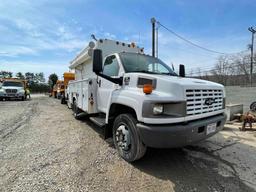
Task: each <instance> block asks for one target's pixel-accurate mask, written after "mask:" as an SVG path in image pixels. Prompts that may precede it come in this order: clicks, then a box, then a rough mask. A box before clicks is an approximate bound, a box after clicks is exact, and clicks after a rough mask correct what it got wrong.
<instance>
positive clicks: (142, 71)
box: [129, 70, 159, 74]
mask: <svg viewBox="0 0 256 192" xmlns="http://www.w3.org/2000/svg"><path fill="white" fill-rule="evenodd" d="M129 73H149V74H159V73H157V72H153V71H146V70H138V71H130V72H129Z"/></svg>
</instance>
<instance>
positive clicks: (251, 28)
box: [248, 27, 256, 86]
mask: <svg viewBox="0 0 256 192" xmlns="http://www.w3.org/2000/svg"><path fill="white" fill-rule="evenodd" d="M248 30H249V31H250V32H251V33H252V44H251V46H250V48H251V68H250V84H251V86H252V80H253V78H252V74H253V44H254V34H255V33H256V30H255V29H253V27H249V28H248Z"/></svg>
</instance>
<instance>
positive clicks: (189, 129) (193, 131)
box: [137, 113, 227, 148]
mask: <svg viewBox="0 0 256 192" xmlns="http://www.w3.org/2000/svg"><path fill="white" fill-rule="evenodd" d="M226 118H227V117H226V114H224V113H223V114H219V115H215V116H212V117H207V118H203V119H199V120H194V121H190V122H186V123H178V124H164V125H153V124H150V125H149V124H143V123H138V124H137V128H138V130H139V133H140V136H141V139H142V141H143V143H144V144H145V145H146V146H149V147H155V148H175V147H183V146H186V145H190V144H193V143H196V142H199V141H201V140H204V139H206V138H208V137H211V136H212V135H214V134H216V133H217V132H219V131H220V130H222V129H223V127H224V124H225V121H226ZM211 123H217V127H216V131H215V132H214V133H210V134H208V135H206V127H207V125H209V124H211Z"/></svg>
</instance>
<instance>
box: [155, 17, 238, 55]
mask: <svg viewBox="0 0 256 192" xmlns="http://www.w3.org/2000/svg"><path fill="white" fill-rule="evenodd" d="M157 23H158V25H160V26H162V27H163V28H165V29H166V30H167V31H169V32H170V33H172V34H173V35H175V36H176V37H178V38H180V39H182V40H183V41H185V42H187V43H189V44H191V45H193V46H195V47H197V48H199V49H203V50H205V51H208V52H211V53H216V54H222V55H227V54H234V53H224V52H219V51H215V50H212V49H209V48H206V47H203V46H201V45H198V44H196V43H194V42H192V41H190V40H188V39H186V38H185V37H183V36H181V35H179V34H178V33H176V32H174V31H173V30H171V29H169V28H168V27H166V26H165V25H163V24H162V23H160V22H159V21H158V22H157Z"/></svg>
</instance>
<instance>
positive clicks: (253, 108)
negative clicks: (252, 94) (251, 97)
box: [250, 101, 256, 112]
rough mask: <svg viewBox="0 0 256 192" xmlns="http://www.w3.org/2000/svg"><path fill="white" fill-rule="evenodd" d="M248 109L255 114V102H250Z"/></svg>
mask: <svg viewBox="0 0 256 192" xmlns="http://www.w3.org/2000/svg"><path fill="white" fill-rule="evenodd" d="M250 109H251V110H252V111H253V112H256V101H254V102H252V104H251V105H250Z"/></svg>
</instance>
